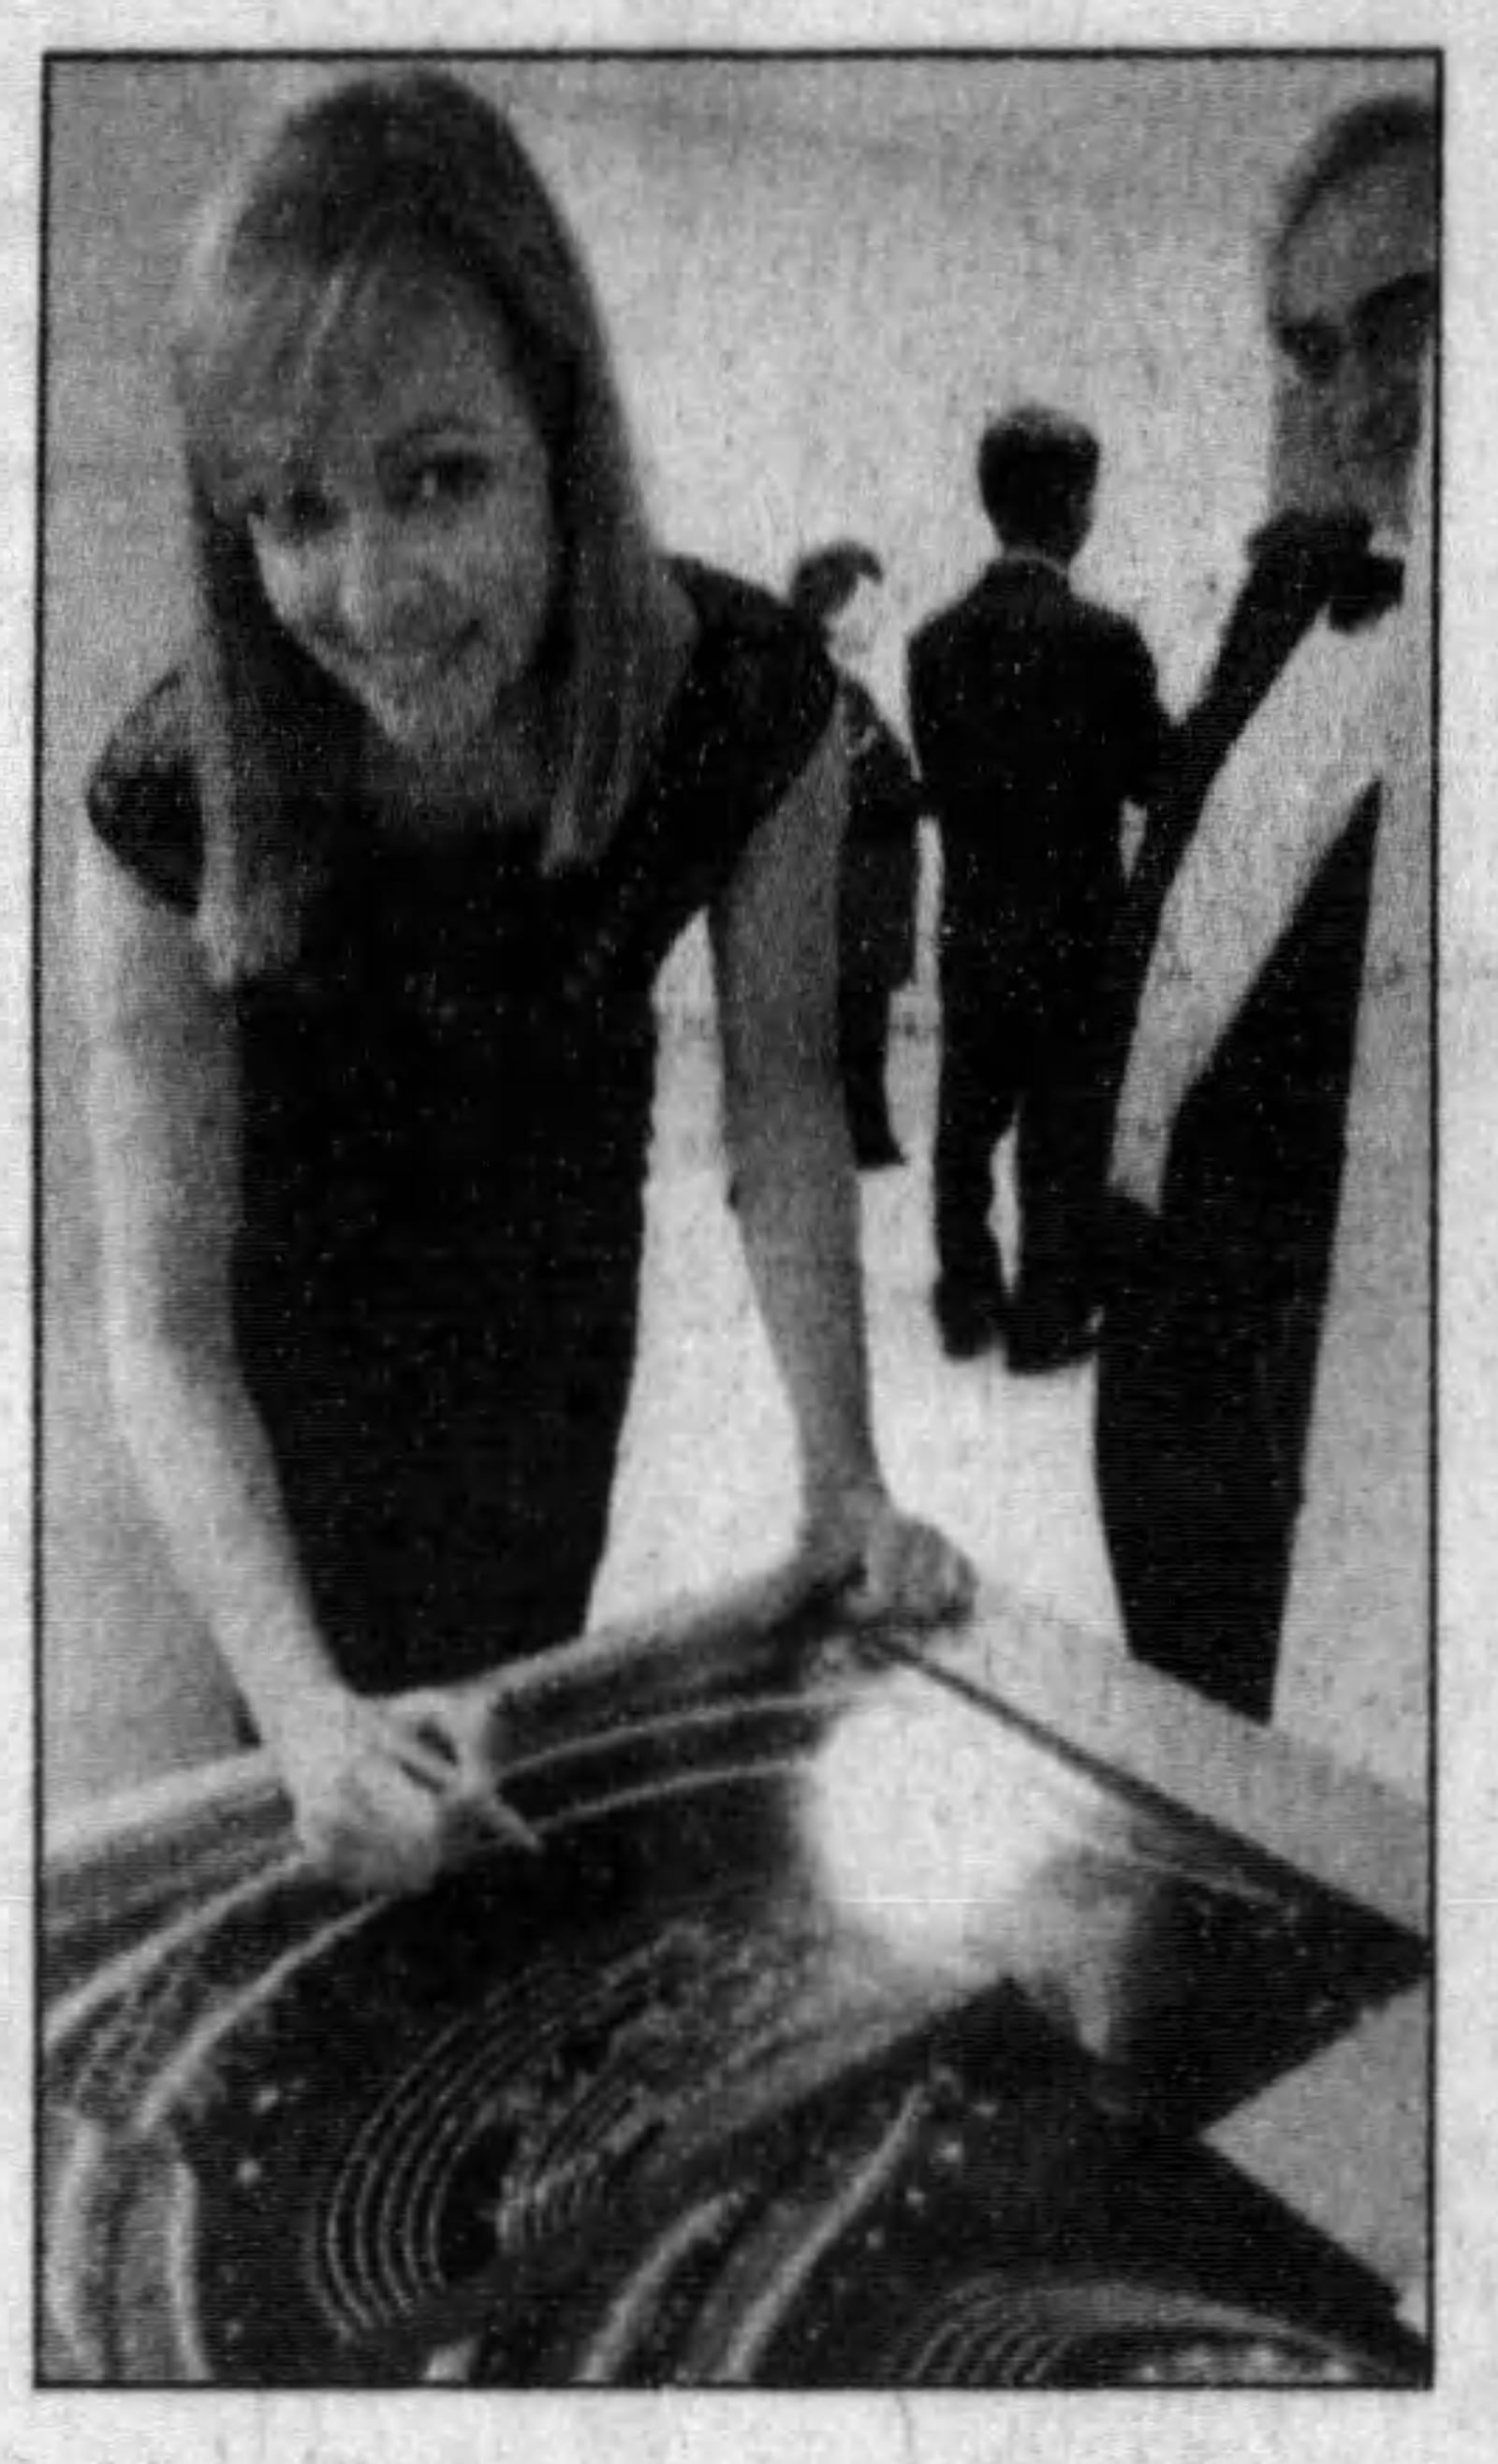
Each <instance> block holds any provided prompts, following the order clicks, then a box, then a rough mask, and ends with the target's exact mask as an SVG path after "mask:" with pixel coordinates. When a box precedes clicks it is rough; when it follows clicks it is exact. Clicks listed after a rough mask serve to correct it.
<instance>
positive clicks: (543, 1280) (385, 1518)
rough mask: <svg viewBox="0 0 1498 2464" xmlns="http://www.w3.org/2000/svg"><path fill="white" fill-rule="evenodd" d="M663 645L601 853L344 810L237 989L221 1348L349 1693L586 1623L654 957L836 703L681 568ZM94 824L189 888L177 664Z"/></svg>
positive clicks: (106, 788) (647, 1068)
mask: <svg viewBox="0 0 1498 2464" xmlns="http://www.w3.org/2000/svg"><path fill="white" fill-rule="evenodd" d="M677 571H678V578H679V580H680V581H681V583H682V584H683V586H684V587H685V589H686V590H687V592H688V595H689V596H690V598H691V600H692V602H693V604H694V608H695V611H696V615H697V619H698V626H699V631H698V637H697V640H696V643H695V647H694V652H693V656H692V659H691V662H690V665H689V668H688V671H687V674H686V676H685V678H684V680H683V683H682V685H681V687H680V688H679V690H678V693H677V694H676V697H675V700H674V702H673V704H672V710H671V712H670V714H669V715H668V718H667V720H666V723H665V726H664V729H663V732H662V735H661V737H660V738H659V739H658V742H657V745H656V747H655V750H654V754H653V756H652V758H651V760H650V766H649V770H648V774H647V776H646V778H645V779H644V781H643V782H642V784H641V787H640V788H639V790H638V792H637V794H636V796H635V798H634V800H633V802H632V803H631V805H630V807H629V809H628V812H627V814H626V815H625V817H624V819H623V821H622V823H621V825H620V826H619V829H618V830H617V832H616V834H615V836H614V839H613V841H612V843H611V845H610V846H609V847H608V849H607V851H606V854H605V855H604V856H603V857H602V858H601V859H600V860H599V861H598V862H597V863H596V864H595V865H592V866H589V867H587V868H584V869H579V870H577V871H575V872H573V873H569V874H567V875H565V876H563V877H562V878H560V879H556V878H554V879H546V878H543V877H542V876H541V874H540V871H539V869H538V865H537V848H536V843H535V841H534V839H522V840H517V839H516V838H514V837H511V836H507V835H505V834H503V833H495V834H494V835H492V836H491V835H484V834H481V833H466V834H465V833H459V832H454V833H453V834H452V836H451V837H448V838H442V837H430V838H417V837H414V836H413V837H411V838H410V839H405V838H401V837H399V836H397V835H394V834H392V833H390V832H388V831H384V832H382V830H381V829H380V828H379V827H378V825H376V824H375V823H374V822H373V819H372V817H371V816H370V815H369V814H368V813H365V812H363V811H361V810H357V809H356V810H353V811H350V813H349V814H348V815H347V816H346V824H347V826H346V828H345V829H344V830H343V831H342V832H341V835H340V839H339V844H338V849H337V855H336V860H335V862H334V864H333V866H332V867H331V874H332V887H331V889H330V891H329V892H328V894H326V895H325V896H324V897H323V898H322V899H321V900H320V902H319V906H318V908H317V911H316V913H315V914H314V916H313V918H312V920H311V923H310V925H309V929H308V934H307V938H306V944H305V949H304V954H303V957H302V959H301V960H300V961H299V962H298V964H297V968H296V969H295V971H293V972H292V973H291V974H290V975H288V976H287V977H285V978H278V979H274V980H271V981H267V982H264V983H256V984H253V985H251V986H247V987H245V988H243V989H242V990H241V991H240V992H239V993H238V994H237V995H236V1005H237V1013H238V1028H239V1049H240V1071H241V1120H242V1133H241V1135H242V1158H243V1162H242V1173H243V1196H242V1202H241V1221H240V1228H239V1232H238V1236H237V1240H236V1243H235V1251H234V1263H233V1306H234V1324H235V1332H236V1339H237V1344H238V1351H239V1358H240V1363H241V1368H242V1372H243V1375H244V1376H245V1378H246V1382H247V1385H248V1387H249V1391H250V1393H251V1396H252V1397H253V1401H254V1403H255V1404H256V1406H257V1408H258V1410H259V1412H260V1414H261V1416H262V1418H263V1419H264V1422H265V1425H266V1428H267V1431H268V1433H269V1436H270V1440H271V1444H272V1447H273V1450H274V1454H275V1462H276V1465H277V1469H278V1473H279V1477H280V1482H281V1486H282V1494H283V1502H284V1506H285V1510H286V1512H287V1515H288V1518H289V1520H290V1523H291V1527H292V1529H293V1531H294V1532H295V1534H296V1537H297V1544H298V1548H299V1551H300V1553H301V1558H302V1563H303V1568H304V1572H305V1573H306V1577H307V1579H308V1581H309V1584H310V1586H311V1590H312V1595H313V1599H314V1603H315V1606H316V1608H317V1611H318V1614H319V1617H320V1619H321V1622H322V1627H323V1631H324V1635H325V1638H326V1639H327V1642H328V1645H329V1648H330V1649H331V1650H332V1651H333V1653H334V1655H335V1657H336V1658H337V1660H338V1661H339V1663H340V1665H341V1668H342V1670H343V1672H344V1674H345V1676H346V1677H347V1678H348V1679H349V1680H350V1682H352V1683H355V1684H357V1685H359V1686H360V1687H361V1688H363V1689H364V1690H369V1691H385V1690H392V1689H394V1688H396V1687H398V1686H401V1685H406V1684H412V1683H434V1682H438V1681H447V1680H450V1679H452V1678H455V1677H458V1676H462V1675H466V1674H469V1673H471V1672H473V1671H475V1670H477V1669H479V1668H482V1667H484V1666H486V1665H489V1664H491V1663H492V1662H494V1661H498V1660H500V1659H503V1658H506V1657H510V1656H513V1655H515V1654H517V1653H518V1652H524V1651H528V1650H534V1649H536V1648H539V1647H540V1645H542V1644H543V1643H545V1642H548V1641H552V1640H556V1639H560V1638H561V1637H562V1636H564V1635H566V1634H567V1633H570V1632H573V1631H575V1630H576V1629H577V1627H578V1626H579V1625H580V1624H581V1623H582V1621H583V1617H584V1614H585V1611H586V1605H587V1598H588V1594H589V1591H590V1588H591V1585H592V1580H593V1576H594V1573H595V1572H596V1570H597V1565H598V1560H599V1558H600V1556H601V1555H602V1552H603V1549H604V1545H605V1541H606V1530H607V1510H608V1497H609V1491H610V1487H611V1485H612V1479H613V1470H614V1463H615V1457H616V1453H617V1447H618V1440H619V1433H620V1428H621V1425H622V1422H623V1418H624V1411H625V1406H626V1403H627V1400H628V1387H629V1379H630V1375H631V1370H632V1365H633V1357H634V1340H635V1325H636V1314H637V1288H638V1280H639V1268H640V1257H641V1246H642V1236H643V1219H644V1182H645V1174H646V1164H647V1155H648V1146H649V1138H650V1111H651V1102H652V1094H653V1085H654V1061H655V1022H654V1013H653V1008H652V1001H651V994H652V987H653V984H654V979H655V977H656V974H657V971H658V970H659V968H660V965H661V963H662V960H663V959H664V957H666V955H667V953H668V951H669V950H670V948H671V946H672V943H673V942H674V941H675V939H676V938H677V936H678V935H679V934H680V932H681V931H682V929H683V928H684V926H685V925H686V924H687V923H688V922H689V921H690V920H691V918H692V917H693V916H694V914H696V913H698V912H699V911H700V910H701V909H702V908H703V907H704V906H706V905H707V904H708V903H709V902H711V901H712V900H713V899H715V898H716V896H717V894H718V893H719V892H720V891H722V890H723V889H724V887H725V886H726V884H727V883H728V881H729V880H730V878H731V876H732V874H733V872H734V870H735V868H736V866H737V865H738V861H739V859H740V857H741V855H742V854H743V852H744V850H745V848H746V847H747V845H748V843H749V841H750V839H751V837H752V836H753V833H754V831H755V829H756V828H757V826H758V825H759V824H760V822H761V821H763V820H764V819H765V818H766V817H767V816H768V815H769V814H770V813H771V812H772V811H773V810H774V808H775V807H776V806H777V804H779V803H780V802H781V801H782V798H783V796H784V795H785V793H786V791H787V789H788V788H789V787H790V785H791V784H792V782H793V781H794V780H795V779H796V777H797V776H798V775H799V773H800V772H801V771H802V769H803V768H804V765H805V763H806V761H807V759H808V758H809V756H810V754H811V752H812V750H813V749H814V746H815V744H816V742H817V740H818V738H819V737H820V736H821V734H822V733H823V731H824V729H825V728H826V724H827V721H828V719H829V717H830V714H831V709H832V704H833V698H834V691H835V687H834V681H833V677H832V673H831V670H830V668H829V667H828V665H827V663H826V660H825V659H824V658H823V657H822V656H821V654H820V653H819V652H818V650H817V649H816V648H815V645H814V644H810V643H808V641H807V638H806V635H805V632H804V628H803V627H800V626H799V625H797V624H796V623H795V622H794V621H793V620H791V619H790V618H788V617H787V616H786V615H785V614H784V612H783V611H782V610H781V609H779V608H778V607H777V606H776V604H775V603H774V601H772V600H771V599H770V598H769V597H768V596H766V595H764V594H761V593H760V592H759V591H757V590H754V589H752V588H751V587H749V586H748V585H746V584H744V583H738V582H736V581H733V580H731V579H729V578H728V577H726V576H724V575H721V574H716V573H714V572H711V571H709V570H707V569H706V568H703V567H700V566H696V565H693V564H685V563H684V564H682V565H681V566H679V567H678V568H677ZM88 810H89V817H90V820H91V821H92V824H93V826H94V828H95V830H96V831H97V832H98V834H99V837H100V838H101V839H102V840H103V841H104V842H105V844H106V845H107V846H108V847H110V848H111V849H112V850H113V852H114V853H115V854H116V856H118V857H119V859H120V860H121V863H122V864H124V865H125V866H126V868H127V869H128V870H129V871H130V872H131V873H132V875H133V876H134V877H135V879H136V880H137V882H138V883H140V884H141V885H142V886H143V888H144V889H146V890H147V891H150V892H151V893H152V894H153V895H155V896H156V897H158V898H160V899H162V900H163V901H164V902H165V904H167V905H169V906H171V907H173V908H176V909H178V910H179V911H181V912H183V913H191V912H192V911H193V909H194V907H195V905H196V901H197V895H198V883H199V875H200V869H201V861H202V821H201V815H200V809H199V803H198V797H197V792H196V786H195V781H194V777H193V766H192V758H191V754H190V750H189V742H188V736H187V712H186V697H185V692H184V686H183V680H182V678H181V676H180V674H178V673H172V674H170V675H168V676H167V677H165V679H164V680H163V682H162V683H161V684H159V685H158V686H157V687H156V688H155V689H154V691H153V692H152V693H149V694H148V695H147V696H146V697H145V699H144V701H143V702H142V703H141V704H140V705H138V706H137V708H136V709H135V710H134V711H133V712H132V713H131V715H130V716H129V717H128V718H127V719H126V720H125V722H124V723H123V725H122V726H121V729H120V730H119V732H118V733H117V734H116V736H115V737H114V738H113V740H112V741H111V743H110V745H109V747H108V749H107V751H106V752H105V754H104V756H103V758H102V759H101V761H100V762H99V766H98V768H97V770H96V772H95V774H94V777H93V779H92V781H91V783H90V787H89V793H88Z"/></svg>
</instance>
